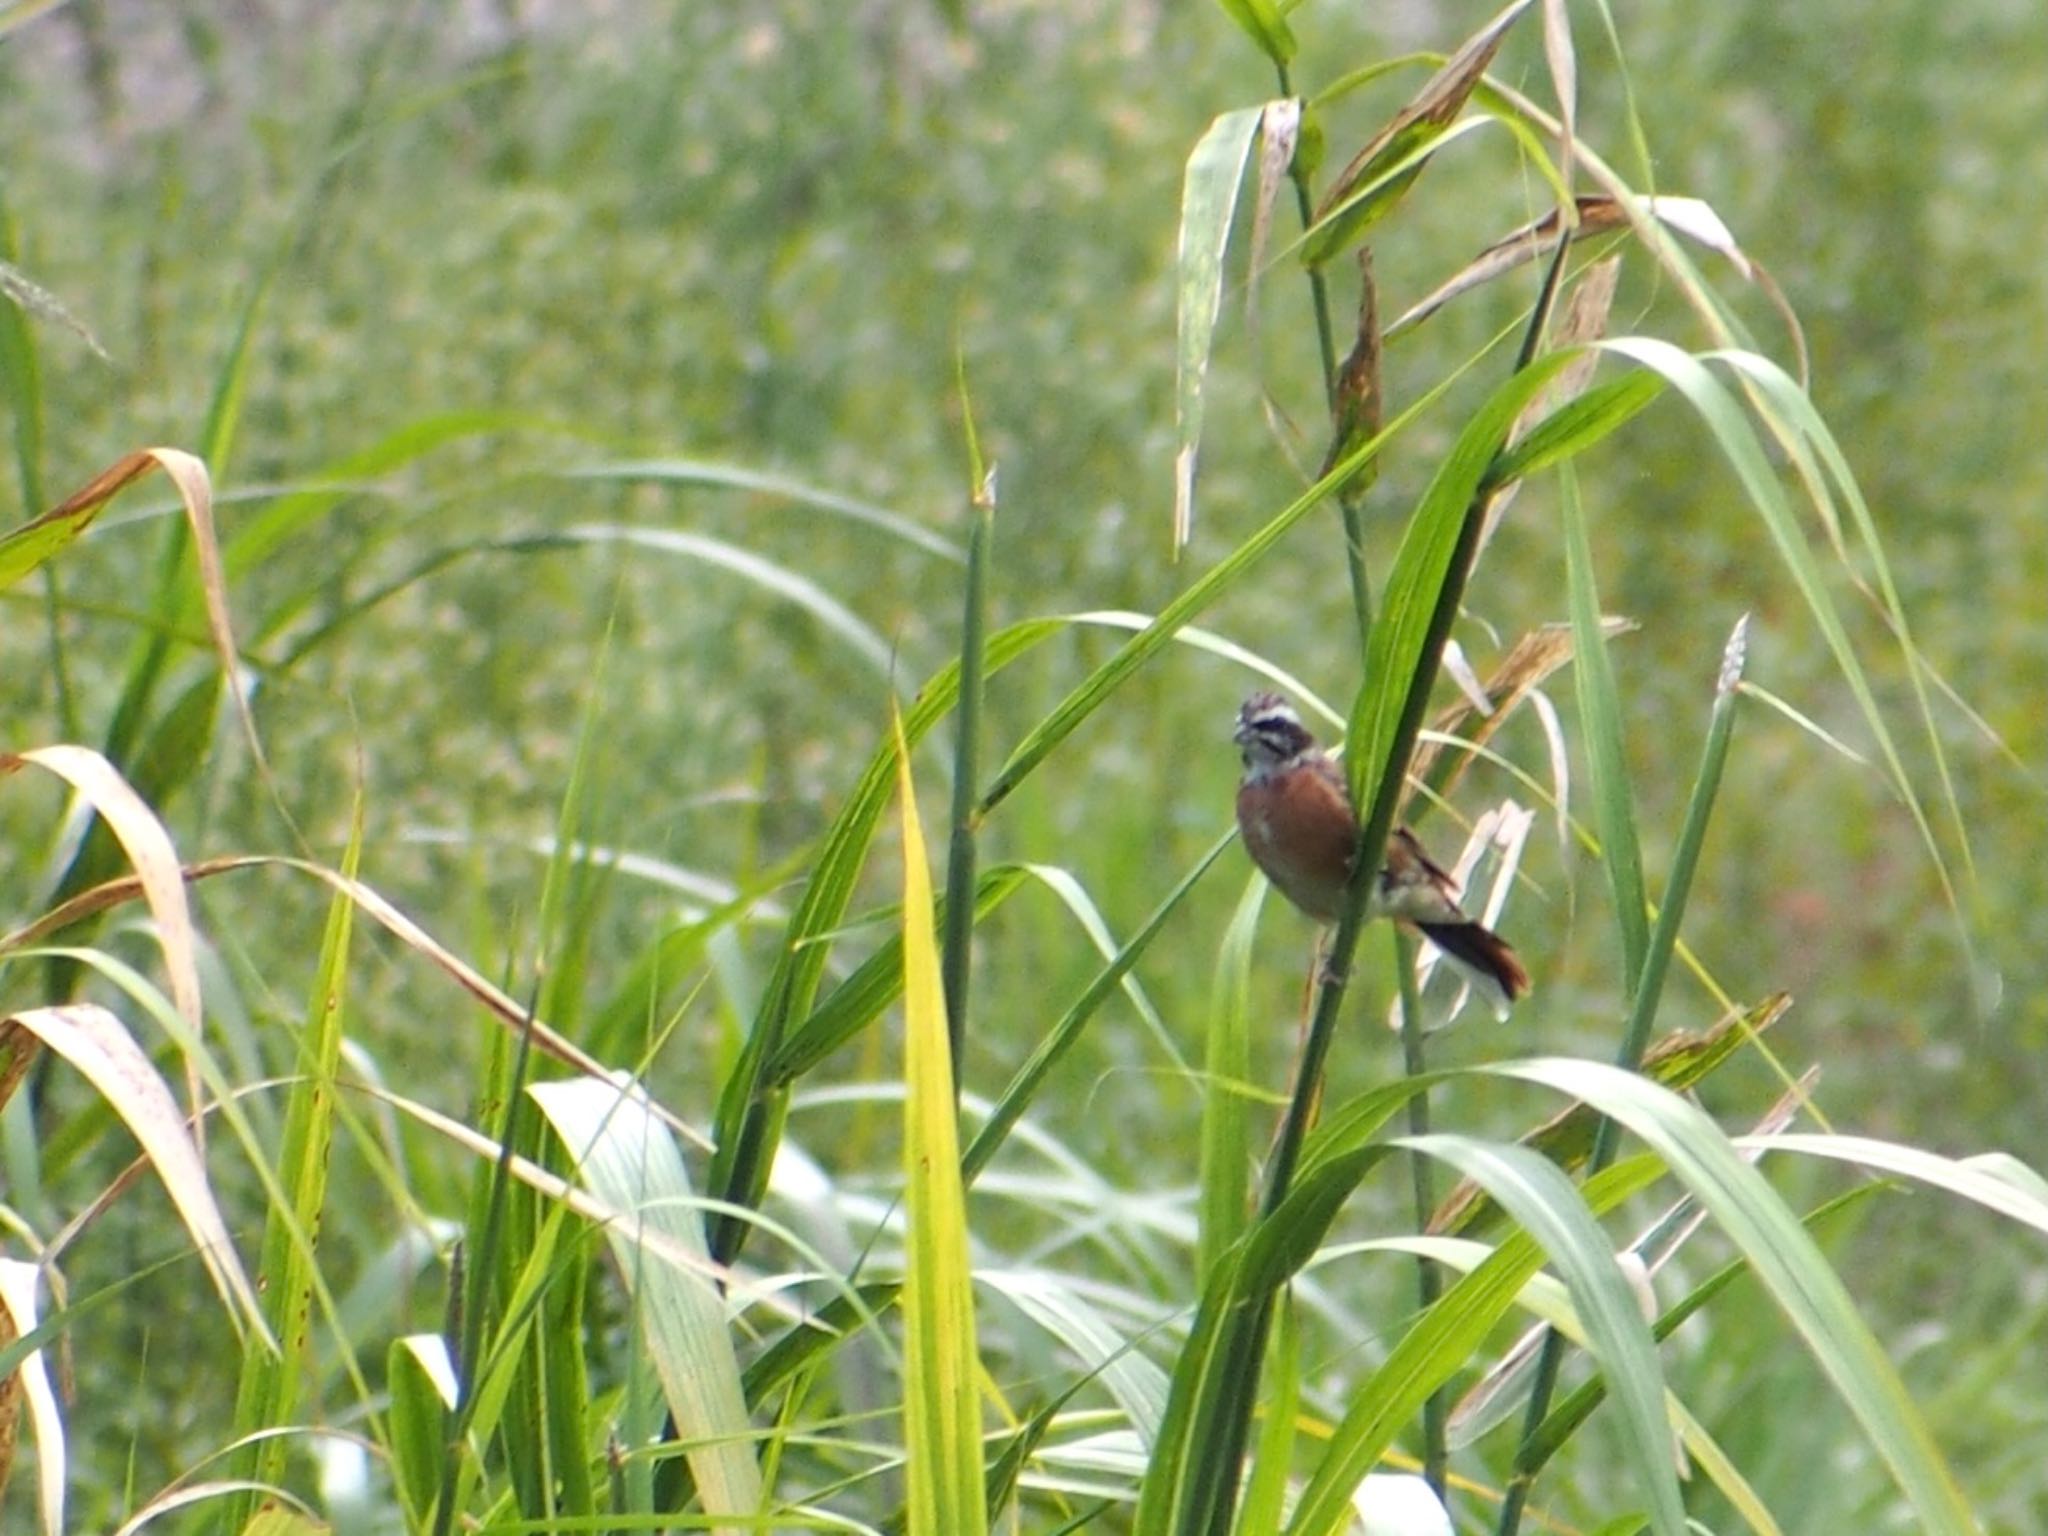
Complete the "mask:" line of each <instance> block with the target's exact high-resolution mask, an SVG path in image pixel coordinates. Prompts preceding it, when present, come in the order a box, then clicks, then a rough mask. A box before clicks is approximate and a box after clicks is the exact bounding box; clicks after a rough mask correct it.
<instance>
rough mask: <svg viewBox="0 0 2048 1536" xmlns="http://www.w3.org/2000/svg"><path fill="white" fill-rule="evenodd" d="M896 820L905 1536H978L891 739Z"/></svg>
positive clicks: (902, 749) (920, 937)
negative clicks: (904, 1230)
mask: <svg viewBox="0 0 2048 1536" xmlns="http://www.w3.org/2000/svg"><path fill="white" fill-rule="evenodd" d="M895 736H896V785H897V794H898V798H899V802H900V804H901V807H902V817H903V982H904V985H903V1025H904V1042H903V1058H904V1073H905V1079H906V1085H907V1088H908V1093H907V1095H906V1097H905V1099H904V1104H903V1173H904V1179H905V1191H904V1210H905V1216H906V1220H907V1223H908V1227H909V1231H908V1236H907V1239H906V1243H905V1251H904V1275H903V1318H904V1336H903V1434H904V1450H905V1455H906V1466H905V1476H906V1479H907V1482H908V1487H909V1505H908V1508H909V1518H908V1522H907V1528H908V1531H909V1536H980V1533H981V1532H983V1531H985V1530H987V1528H988V1505H987V1497H986V1489H985V1487H984V1482H983V1477H982V1466H981V1398H980V1395H979V1379H978V1378H979V1375H980V1359H979V1355H978V1353H977V1351H976V1348H975V1341H974V1293H973V1289H972V1280H973V1276H972V1272H971V1270H970V1268H969V1263H968V1253H967V1191H966V1186H965V1184H964V1183H963V1181H962V1179H961V1173H960V1132H959V1124H958V1120H959V1114H958V1111H957V1110H956V1109H955V1107H954V1097H953V1065H952V1061H951V1059H950V1057H949V1054H948V1051H947V1038H946V998H945V991H944V988H943V987H942V986H941V984H940V981H939V956H938V945H937V941H936V939H935V937H934V935H933V933H932V916H931V914H932V889H931V873H930V869H929V866H928V865H927V864H926V862H925V844H924V832H923V828H922V826H921V825H920V823H919V820H918V815H917V798H916V790H915V787H914V785H913V784H912V782H911V777H910V742H909V739H908V737H907V736H906V735H905V734H904V732H903V729H902V727H901V725H900V724H899V725H898V727H897V729H896V732H895Z"/></svg>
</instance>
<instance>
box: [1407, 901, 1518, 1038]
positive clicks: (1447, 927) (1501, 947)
mask: <svg viewBox="0 0 2048 1536" xmlns="http://www.w3.org/2000/svg"><path fill="white" fill-rule="evenodd" d="M1415 926H1416V927H1418V928H1420V929H1421V930H1422V933H1423V936H1424V937H1425V938H1427V939H1428V940H1429V942H1430V943H1432V944H1434V945H1435V946H1436V947H1437V948H1438V949H1440V950H1442V951H1443V955H1444V958H1445V959H1446V960H1448V961H1450V962H1451V964H1452V965H1453V966H1455V967H1456V968H1457V970H1458V971H1459V973H1460V974H1461V975H1463V976H1464V977H1465V979H1466V980H1467V981H1469V982H1471V983H1472V985H1473V987H1474V988H1475V989H1476V990H1477V991H1478V992H1479V993H1480V995H1481V996H1483V997H1484V998H1485V999H1486V1000H1487V1002H1488V1003H1490V1004H1491V1005H1492V1007H1493V1013H1494V1017H1495V1018H1500V1019H1504V1018H1506V1017H1507V1016H1508V1007H1509V1005H1510V1004H1512V1003H1513V1002H1514V1000H1515V999H1516V998H1518V997H1520V996H1522V994H1524V993H1525V992H1527V991H1528V990H1529V973H1528V972H1527V971H1525V970H1523V969H1522V962H1521V961H1520V960H1518V959H1516V958H1515V952H1514V950H1513V949H1511V948H1509V947H1508V941H1507V940H1506V939H1504V938H1502V937H1501V936H1500V935H1499V934H1497V933H1495V932H1494V931H1493V930H1492V929H1490V928H1484V927H1481V926H1480V925H1479V924H1478V923H1417V924H1416V925H1415Z"/></svg>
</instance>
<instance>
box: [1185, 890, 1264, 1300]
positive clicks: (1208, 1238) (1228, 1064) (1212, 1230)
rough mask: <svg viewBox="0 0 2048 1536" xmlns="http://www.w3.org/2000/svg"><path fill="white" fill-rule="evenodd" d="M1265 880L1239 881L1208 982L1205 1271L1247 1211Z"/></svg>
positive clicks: (1201, 1210) (1199, 1269)
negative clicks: (1254, 988) (1256, 953)
mask: <svg viewBox="0 0 2048 1536" xmlns="http://www.w3.org/2000/svg"><path fill="white" fill-rule="evenodd" d="M1265 900H1266V882H1265V880H1264V878H1262V877H1261V878H1255V879H1254V880H1253V881H1252V882H1251V883H1250V884H1249V885H1247V886H1246V887H1245V892H1244V895H1243V897H1242V898H1241V899H1240V900H1239V901H1238V904H1237V911H1236V912H1235V913H1233V914H1232V915H1231V919H1230V926H1229V927H1228V928H1226V929H1225V930H1224V931H1223V944H1222V947H1221V948H1220V949H1219V950H1218V951H1217V955H1216V969H1215V971H1214V973H1213V977H1212V980H1211V982H1210V986H1209V1029H1208V1043H1207V1047H1206V1050H1205V1054H1204V1056H1203V1061H1202V1081H1203V1089H1202V1163H1201V1189H1202V1192H1201V1200H1200V1204H1199V1206H1198V1207H1197V1211H1198V1215H1199V1217H1200V1222H1201V1236H1200V1239H1199V1240H1198V1242H1197V1244H1196V1247H1195V1273H1196V1274H1198V1275H1206V1274H1208V1273H1209V1272H1210V1271H1211V1270H1212V1269H1214V1268H1215V1266H1216V1262H1217V1260H1218V1259H1220V1258H1221V1257H1222V1256H1223V1254H1224V1252H1225V1250H1227V1249H1228V1248H1229V1247H1230V1245H1231V1244H1232V1243H1235V1242H1236V1241H1237V1240H1238V1238H1239V1237H1240V1236H1241V1235H1242V1234H1243V1232H1244V1228H1245V1223H1246V1222H1247V1221H1248V1220H1250V1217H1251V1156H1252V1146H1251V1116H1250V1113H1249V1110H1248V1107H1247V1104H1246V1101H1245V1092H1246V1086H1247V1085H1248V1084H1249V1083H1250V1082H1251V1080H1252V1044H1251V983H1252V943H1253V940H1254V938H1255V937H1256V936H1257V934H1258V928H1259V910H1260V908H1261V907H1263V906H1264V905H1265Z"/></svg>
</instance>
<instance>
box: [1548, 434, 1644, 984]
mask: <svg viewBox="0 0 2048 1536" xmlns="http://www.w3.org/2000/svg"><path fill="white" fill-rule="evenodd" d="M1559 493H1560V494H1559V500H1560V501H1561V503H1562V505H1563V509H1564V560H1565V579H1566V583H1567V588H1568V591H1569V593H1570V604H1571V620H1572V655H1573V658H1574V660H1573V666H1572V684H1573V687H1574V689H1575V690H1576V691H1577V693H1578V699H1579V724H1580V729H1581V730H1582V731H1584V733H1585V738H1586V770H1587V777H1588V779H1589V780H1590V781H1591V792H1592V797H1593V825H1594V826H1595V827H1596V828H1598V829H1599V834H1600V849H1601V858H1602V861H1603V862H1604V863H1605V864H1606V866H1607V888H1608V890H1609V891H1610V892H1612V893H1613V896H1614V922H1615V927H1616V928H1617V929H1618V930H1619V932H1620V935H1621V971H1622V991H1623V993H1624V995H1626V996H1628V997H1630V998H1633V997H1634V996H1635V995H1636V992H1637V983H1638V982H1639V980H1640V979H1641V977H1642V974H1643V961H1644V959H1645V957H1646V956H1647V955H1648V954H1649V949H1650V919H1649V906H1648V896H1647V894H1646V893H1645V891H1644V887H1643V854H1642V844H1641V840H1640V837H1639V834H1638V832H1637V829H1636V811H1635V795H1634V793H1633V792H1632V791H1631V789H1630V788H1629V775H1628V761H1627V758H1626V756H1625V754H1624V753H1623V751H1622V740H1621V695H1620V690H1619V689H1617V688H1616V686H1615V682H1614V663H1613V660H1612V659H1611V658H1610V657H1609V656H1608V654H1607V637H1606V635H1605V633H1604V632H1603V631H1602V629H1601V625H1600V594H1599V590H1598V587H1597V585H1596V583H1595V580H1594V575H1593V546H1592V543H1591V541H1590V540H1589V539H1588V537H1587V534H1586V514H1585V509H1584V507H1583V506H1582V505H1581V504H1580V502H1579V487H1578V477H1577V476H1576V475H1574V474H1573V473H1572V472H1571V470H1570V468H1569V466H1567V467H1566V468H1565V469H1564V470H1563V471H1562V472H1561V474H1560V476H1559Z"/></svg>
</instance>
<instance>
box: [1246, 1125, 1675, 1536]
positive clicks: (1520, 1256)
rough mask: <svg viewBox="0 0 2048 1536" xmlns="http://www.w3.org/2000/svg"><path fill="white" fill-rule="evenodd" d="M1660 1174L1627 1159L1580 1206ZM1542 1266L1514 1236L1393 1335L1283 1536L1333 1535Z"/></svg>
mask: <svg viewBox="0 0 2048 1536" xmlns="http://www.w3.org/2000/svg"><path fill="white" fill-rule="evenodd" d="M1658 1171H1659V1170H1658V1169H1657V1167H1656V1165H1655V1164H1654V1162H1652V1161H1651V1160H1649V1159H1637V1160H1633V1161H1631V1162H1629V1163H1624V1164H1621V1165H1619V1166H1617V1167H1615V1168H1612V1169H1609V1170H1608V1172H1607V1173H1605V1174H1603V1175H1601V1176H1600V1177H1599V1178H1597V1179H1595V1180H1592V1181H1590V1182H1589V1183H1588V1184H1587V1185H1586V1186H1584V1188H1582V1189H1581V1190H1580V1191H1579V1195H1580V1198H1581V1199H1582V1200H1583V1201H1584V1202H1585V1204H1586V1206H1587V1207H1588V1208H1590V1209H1591V1210H1593V1211H1596V1212H1597V1211H1602V1210H1605V1209H1607V1208H1609V1207H1610V1206H1612V1205H1614V1204H1616V1203H1618V1202H1619V1201H1621V1200H1623V1199H1625V1198H1626V1197H1627V1196H1628V1195H1630V1194H1633V1193H1635V1192H1636V1191H1637V1190H1639V1189H1642V1188H1644V1187H1646V1186H1647V1185H1648V1184H1650V1183H1651V1182H1652V1181H1654V1180H1655V1179H1656V1177H1657V1176H1658ZM1307 1177H1308V1175H1304V1181H1305V1180H1306V1179H1307ZM1542 1263H1543V1250H1542V1249H1541V1247H1539V1246H1538V1244H1537V1243H1536V1240H1535V1239H1534V1238H1532V1237H1530V1236H1529V1234H1527V1233H1526V1232H1517V1233H1514V1234H1512V1235H1511V1236H1509V1237H1508V1238H1507V1239H1506V1240H1505V1241H1504V1242H1502V1243H1501V1245H1500V1246H1499V1247H1498V1248H1496V1249H1495V1250H1494V1252H1493V1254H1492V1256H1491V1257H1490V1258H1488V1259H1487V1260H1486V1261H1485V1262H1483V1263H1482V1264H1480V1265H1479V1266H1478V1268H1476V1269H1474V1270H1472V1271H1471V1272H1470V1273H1469V1274H1466V1275H1463V1276H1461V1277H1460V1278H1459V1280H1458V1281H1457V1283H1456V1284H1454V1285H1452V1286H1451V1287H1450V1288H1449V1289H1448V1290H1446V1291H1445V1292H1444V1295H1443V1299H1442V1300H1441V1301H1439V1302H1438V1303H1437V1304H1436V1305H1435V1306H1434V1307H1432V1308H1430V1310H1429V1311H1428V1312H1427V1313H1425V1314H1424V1315H1423V1316H1422V1317H1421V1318H1420V1319H1418V1320H1417V1322H1416V1324H1415V1326H1414V1327H1412V1328H1410V1329H1409V1330H1408V1331H1407V1332H1406V1333H1405V1334H1403V1335H1402V1336H1401V1339H1400V1342H1398V1343H1397V1344H1395V1346H1394V1347H1393V1349H1392V1350H1391V1351H1390V1352H1389V1353H1388V1355H1387V1358H1386V1360H1385V1362H1384V1363H1383V1364H1382V1365H1381V1366H1380V1368H1379V1369H1378V1370H1377V1371H1375V1372H1374V1373H1373V1375H1372V1378H1371V1379H1370V1380H1369V1381H1367V1382H1366V1384H1365V1385H1364V1386H1363V1387H1361V1388H1360V1389H1359V1390H1358V1391H1357V1393H1355V1394H1354V1395H1353V1397H1352V1400H1351V1405H1350V1407H1349V1408H1347V1409H1346V1410H1345V1413H1344V1417H1343V1419H1342V1420H1341V1421H1340V1422H1339V1424H1338V1425H1337V1428H1336V1429H1335V1430H1334V1431H1332V1433H1331V1435H1330V1438H1329V1441H1328V1443H1327V1445H1326V1446H1325V1448H1324V1452H1323V1456H1322V1459H1321V1460H1320V1461H1319V1462H1318V1463H1317V1465H1316V1467H1315V1469H1314V1470H1313V1471H1312V1472H1311V1474H1310V1476H1309V1481H1308V1484H1307V1486H1306V1487H1304V1488H1303V1490H1302V1493H1301V1498H1300V1500H1299V1501H1298V1502H1297V1503H1296V1505H1295V1508H1294V1515H1293V1518H1292V1519H1291V1520H1290V1521H1289V1523H1288V1526H1287V1530H1288V1532H1289V1536H1309V1533H1315V1536H1332V1533H1334V1532H1336V1531H1339V1530H1342V1529H1343V1528H1344V1527H1345V1524H1346V1522H1347V1521H1348V1520H1349V1519H1350V1518H1351V1503H1350V1500H1351V1490H1352V1489H1354V1488H1356V1487H1357V1486H1358V1484H1359V1482H1360V1480H1361V1479H1363V1478H1364V1476H1365V1475H1366V1473H1368V1472H1370V1471H1371V1470H1372V1469H1373V1468H1374V1467H1375V1466H1376V1465H1377V1464H1378V1462H1379V1459H1380V1457H1381V1456H1382V1455H1383V1454H1384V1453H1385V1451H1386V1449H1387V1447H1388V1446H1390V1445H1392V1444H1393V1443H1394V1437H1395V1436H1396V1435H1398V1434H1399V1433H1400V1432H1401V1430H1402V1429H1403V1428H1405V1427H1406V1426H1407V1425H1408V1424H1409V1423H1410V1422H1411V1421H1413V1419H1414V1418H1415V1416H1416V1415H1417V1414H1418V1413H1420V1412H1421V1411H1422V1405H1423V1404H1424V1403H1425V1402H1427V1401H1428V1399H1429V1396H1430V1394H1431V1393H1433V1392H1435V1391H1436V1390H1437V1388H1438V1387H1440V1386H1442V1385H1443V1384H1444V1383H1445V1382H1446V1381H1448V1380H1449V1379H1450V1378H1451V1377H1452V1376H1453V1375H1454V1374H1455V1373H1457V1372H1458V1371H1460V1370H1463V1369H1465V1368H1466V1367H1467V1366H1469V1365H1470V1364H1471V1362H1472V1359H1473V1357H1474V1356H1475V1355H1476V1354H1478V1353H1479V1351H1480V1350H1481V1349H1483V1348H1484V1346H1485V1343H1486V1339H1487V1336H1488V1335H1489V1334H1490V1333H1491V1332H1492V1331H1493V1328H1494V1326H1495V1325H1496V1324H1497V1323H1499V1321H1500V1320H1501V1319H1502V1318H1503V1317H1505V1316H1506V1315H1507V1314H1508V1312H1509V1310H1510V1309H1511V1308H1512V1307H1513V1306H1514V1304H1515V1298H1516V1297H1517V1296H1518V1295H1519V1294H1520V1292H1521V1289H1522V1287H1523V1285H1524V1284H1526V1283H1527V1281H1528V1279H1529V1277H1530V1276H1531V1275H1533V1274H1535V1273H1536V1271H1537V1270H1538V1269H1539V1268H1540V1267H1541V1266H1542Z"/></svg>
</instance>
